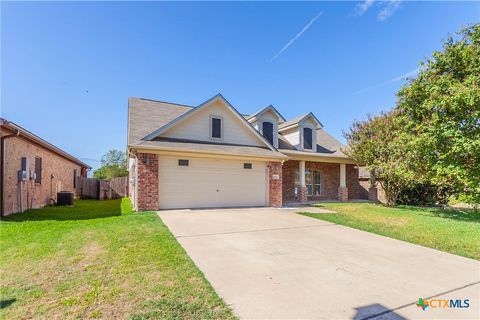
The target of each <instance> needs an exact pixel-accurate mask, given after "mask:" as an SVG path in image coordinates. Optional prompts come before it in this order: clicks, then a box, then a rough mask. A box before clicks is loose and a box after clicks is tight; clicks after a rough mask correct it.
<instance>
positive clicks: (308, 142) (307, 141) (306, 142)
mask: <svg viewBox="0 0 480 320" xmlns="http://www.w3.org/2000/svg"><path fill="white" fill-rule="evenodd" d="M312 132H313V131H312V129H311V128H303V149H308V150H311V149H312V148H313V146H312V140H313V139H312Z"/></svg>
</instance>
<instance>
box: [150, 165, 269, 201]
mask: <svg viewBox="0 0 480 320" xmlns="http://www.w3.org/2000/svg"><path fill="white" fill-rule="evenodd" d="M182 159H188V160H189V165H188V166H179V165H178V160H179V158H178V157H166V156H161V157H160V158H159V168H158V169H159V170H158V177H159V182H158V183H159V207H160V209H174V208H213V207H242V206H266V205H267V203H268V198H267V186H268V180H267V177H268V175H267V167H266V162H263V161H251V160H226V159H211V158H185V157H182ZM244 163H251V164H252V168H251V169H244Z"/></svg>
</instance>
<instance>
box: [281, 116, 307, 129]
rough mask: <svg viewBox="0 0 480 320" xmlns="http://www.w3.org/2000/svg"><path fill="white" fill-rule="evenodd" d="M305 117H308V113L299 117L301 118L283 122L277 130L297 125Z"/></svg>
mask: <svg viewBox="0 0 480 320" xmlns="http://www.w3.org/2000/svg"><path fill="white" fill-rule="evenodd" d="M307 115H308V113H307V114H304V115H301V116H299V117H296V118H293V119H291V120H288V121H285V122H283V123H280V124H279V125H278V129H282V128H286V127H290V126H291V125H294V124H297V123H299V122H300V121H301V120H302V119H303V118H305V117H306V116H307Z"/></svg>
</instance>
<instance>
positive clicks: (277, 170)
mask: <svg viewBox="0 0 480 320" xmlns="http://www.w3.org/2000/svg"><path fill="white" fill-rule="evenodd" d="M274 176H278V179H274ZM268 181H269V197H268V199H269V205H270V206H271V207H281V206H282V163H281V162H270V163H269V164H268Z"/></svg>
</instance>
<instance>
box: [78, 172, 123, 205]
mask: <svg viewBox="0 0 480 320" xmlns="http://www.w3.org/2000/svg"><path fill="white" fill-rule="evenodd" d="M75 190H76V193H77V197H78V198H80V199H97V200H108V199H118V198H122V197H126V196H127V195H128V177H118V178H112V179H110V180H101V179H94V178H85V177H77V178H76V181H75Z"/></svg>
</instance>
